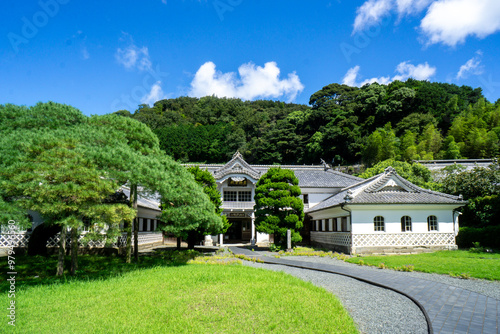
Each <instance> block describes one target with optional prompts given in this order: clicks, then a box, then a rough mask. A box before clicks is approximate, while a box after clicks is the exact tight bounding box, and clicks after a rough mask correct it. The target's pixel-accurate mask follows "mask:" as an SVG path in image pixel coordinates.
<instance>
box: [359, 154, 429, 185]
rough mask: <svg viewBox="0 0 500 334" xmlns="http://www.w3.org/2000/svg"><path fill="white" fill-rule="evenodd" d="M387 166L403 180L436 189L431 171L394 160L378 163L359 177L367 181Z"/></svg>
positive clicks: (415, 164)
mask: <svg viewBox="0 0 500 334" xmlns="http://www.w3.org/2000/svg"><path fill="white" fill-rule="evenodd" d="M389 166H391V167H393V168H394V169H395V170H396V172H398V174H399V175H401V176H402V177H403V178H405V179H407V180H408V181H410V182H411V183H413V184H415V185H417V186H419V187H422V188H426V189H433V190H437V189H438V185H437V184H436V183H434V182H433V180H432V175H431V171H430V170H429V169H428V168H426V167H424V166H422V165H421V164H419V163H409V162H403V161H396V160H394V159H389V160H384V161H381V162H379V163H378V164H376V165H375V166H373V167H371V168H368V169H367V170H366V171H365V172H364V173H362V174H360V175H359V177H362V178H363V179H368V178H370V177H372V176H375V175H378V174H380V173H383V172H384V171H385V169H386V168H387V167H389Z"/></svg>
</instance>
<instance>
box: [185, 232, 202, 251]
mask: <svg viewBox="0 0 500 334" xmlns="http://www.w3.org/2000/svg"><path fill="white" fill-rule="evenodd" d="M200 235H201V234H199V233H198V231H189V232H188V237H187V240H186V241H187V244H188V249H194V246H196V245H197V244H198V243H199V242H200Z"/></svg>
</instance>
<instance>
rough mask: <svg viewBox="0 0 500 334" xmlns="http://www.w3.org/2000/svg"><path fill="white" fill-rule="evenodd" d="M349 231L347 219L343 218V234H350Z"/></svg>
mask: <svg viewBox="0 0 500 334" xmlns="http://www.w3.org/2000/svg"><path fill="white" fill-rule="evenodd" d="M348 231H349V230H348V229H347V217H342V232H348Z"/></svg>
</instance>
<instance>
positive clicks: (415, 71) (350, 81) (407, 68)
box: [342, 61, 436, 87]
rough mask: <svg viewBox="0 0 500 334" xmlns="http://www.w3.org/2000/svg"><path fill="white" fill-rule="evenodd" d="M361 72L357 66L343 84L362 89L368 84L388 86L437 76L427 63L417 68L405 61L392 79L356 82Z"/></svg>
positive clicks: (378, 78) (398, 67) (397, 68)
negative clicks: (397, 82) (393, 83)
mask: <svg viewBox="0 0 500 334" xmlns="http://www.w3.org/2000/svg"><path fill="white" fill-rule="evenodd" d="M359 70H360V67H359V66H355V67H353V68H351V69H349V70H348V71H347V73H346V75H345V76H344V78H343V79H342V83H343V84H345V85H348V86H358V87H362V86H364V85H366V84H372V83H374V82H378V83H379V84H383V85H387V84H389V83H391V82H393V81H395V80H400V81H404V80H406V79H408V78H413V79H416V80H428V79H430V78H431V77H432V76H434V74H436V68H435V67H431V66H429V64H427V62H426V63H424V64H418V65H417V66H415V65H413V64H410V63H408V62H407V61H404V62H402V63H400V64H399V65H398V66H397V67H396V72H397V73H398V74H396V75H395V76H393V77H392V78H391V77H389V76H386V77H375V78H371V79H366V80H363V81H362V82H356V81H357V79H358V75H359Z"/></svg>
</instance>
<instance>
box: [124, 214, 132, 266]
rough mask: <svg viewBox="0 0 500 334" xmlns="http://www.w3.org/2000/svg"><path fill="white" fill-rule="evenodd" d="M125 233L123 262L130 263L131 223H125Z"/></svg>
mask: <svg viewBox="0 0 500 334" xmlns="http://www.w3.org/2000/svg"><path fill="white" fill-rule="evenodd" d="M125 232H127V245H126V246H125V262H126V263H130V262H132V222H131V221H126V222H125Z"/></svg>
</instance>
